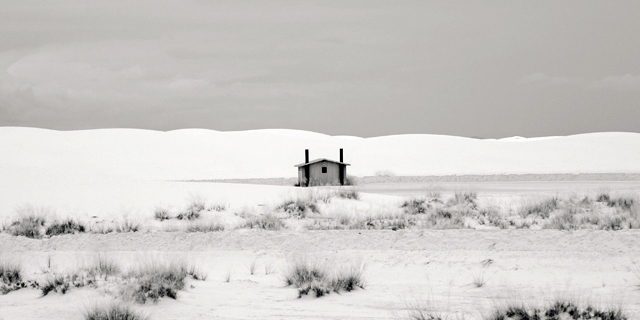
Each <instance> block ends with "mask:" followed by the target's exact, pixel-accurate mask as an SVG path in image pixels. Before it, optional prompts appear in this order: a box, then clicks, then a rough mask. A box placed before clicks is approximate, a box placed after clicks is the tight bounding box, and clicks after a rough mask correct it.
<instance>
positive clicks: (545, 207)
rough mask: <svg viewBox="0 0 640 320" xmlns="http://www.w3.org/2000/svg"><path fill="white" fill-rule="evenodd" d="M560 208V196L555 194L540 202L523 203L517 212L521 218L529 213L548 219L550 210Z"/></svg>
mask: <svg viewBox="0 0 640 320" xmlns="http://www.w3.org/2000/svg"><path fill="white" fill-rule="evenodd" d="M558 208H560V198H558V197H557V196H555V197H551V198H548V199H544V200H542V201H540V202H535V203H529V204H525V205H523V206H522V207H521V208H520V211H518V213H519V214H520V216H521V217H522V218H526V217H528V216H530V215H533V216H537V217H540V218H542V219H548V218H549V216H550V214H551V212H553V211H554V210H557V209H558Z"/></svg>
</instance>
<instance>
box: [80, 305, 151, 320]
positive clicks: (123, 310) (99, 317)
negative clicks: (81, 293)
mask: <svg viewBox="0 0 640 320" xmlns="http://www.w3.org/2000/svg"><path fill="white" fill-rule="evenodd" d="M82 317H83V318H84V320H146V319H148V318H147V317H146V316H144V315H142V314H141V313H139V312H137V311H135V310H134V309H133V308H132V307H131V306H130V305H128V304H125V303H122V302H116V301H114V302H111V303H108V304H96V305H93V306H91V307H89V308H87V309H86V310H84V312H83V313H82Z"/></svg>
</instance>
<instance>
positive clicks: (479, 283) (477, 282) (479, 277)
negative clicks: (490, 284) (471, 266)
mask: <svg viewBox="0 0 640 320" xmlns="http://www.w3.org/2000/svg"><path fill="white" fill-rule="evenodd" d="M486 283H487V278H486V277H485V275H484V272H482V271H480V272H476V273H474V274H473V285H474V286H475V287H476V288H482V287H484V285H485V284H486Z"/></svg>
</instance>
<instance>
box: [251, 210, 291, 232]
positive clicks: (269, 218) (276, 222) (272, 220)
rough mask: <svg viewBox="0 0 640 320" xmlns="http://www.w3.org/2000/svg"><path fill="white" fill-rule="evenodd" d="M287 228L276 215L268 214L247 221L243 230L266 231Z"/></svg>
mask: <svg viewBox="0 0 640 320" xmlns="http://www.w3.org/2000/svg"><path fill="white" fill-rule="evenodd" d="M284 227H285V225H284V223H283V222H282V221H281V220H280V219H278V217H276V216H275V215H274V214H271V213H267V214H263V215H261V216H257V217H251V218H249V219H247V220H246V221H245V223H244V225H243V228H249V229H264V230H274V231H277V230H280V229H283V228H284Z"/></svg>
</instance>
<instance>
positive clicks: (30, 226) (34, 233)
mask: <svg viewBox="0 0 640 320" xmlns="http://www.w3.org/2000/svg"><path fill="white" fill-rule="evenodd" d="M16 213H17V218H16V219H14V220H13V221H11V223H10V225H9V227H8V228H7V229H8V231H9V232H10V233H11V234H12V235H14V236H25V237H27V238H32V239H40V238H42V234H43V232H44V225H45V223H46V222H47V216H48V215H50V210H49V209H48V208H44V207H34V206H32V205H24V206H21V207H19V208H18V209H17V210H16Z"/></svg>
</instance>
